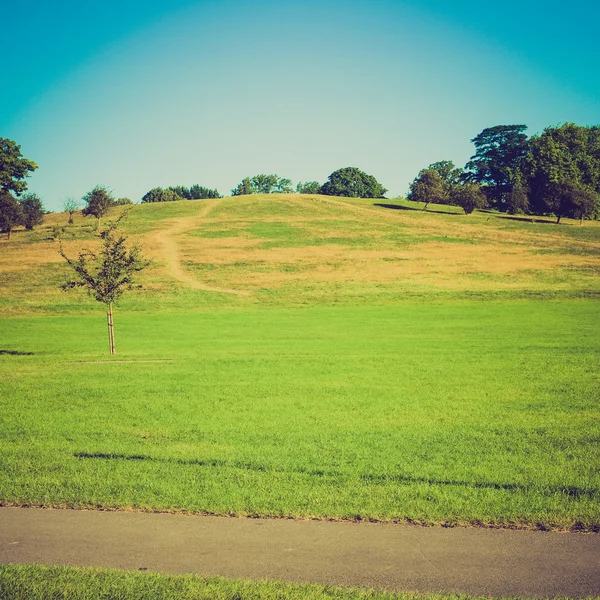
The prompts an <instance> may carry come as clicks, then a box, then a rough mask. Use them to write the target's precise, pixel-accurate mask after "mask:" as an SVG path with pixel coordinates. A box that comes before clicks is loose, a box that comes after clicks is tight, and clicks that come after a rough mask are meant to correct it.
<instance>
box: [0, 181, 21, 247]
mask: <svg viewBox="0 0 600 600" xmlns="http://www.w3.org/2000/svg"><path fill="white" fill-rule="evenodd" d="M22 223H23V207H22V206H21V205H20V204H19V203H18V202H17V199H16V198H15V197H14V196H13V195H12V194H9V193H8V192H4V191H2V190H0V232H2V233H6V234H8V239H9V240H10V234H11V232H12V230H13V229H14V228H15V227H17V226H19V225H21V224H22Z"/></svg>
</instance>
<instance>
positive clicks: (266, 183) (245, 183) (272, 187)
mask: <svg viewBox="0 0 600 600" xmlns="http://www.w3.org/2000/svg"><path fill="white" fill-rule="evenodd" d="M293 191H294V189H293V187H292V180H291V179H286V178H285V177H279V175H276V174H275V173H273V174H271V175H266V174H264V173H261V174H259V175H254V177H245V178H244V179H242V181H241V182H240V183H239V184H238V185H237V186H236V187H235V188H234V189H233V190H231V195H232V196H244V195H248V194H291V193H292V192H293Z"/></svg>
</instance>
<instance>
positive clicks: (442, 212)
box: [373, 202, 462, 215]
mask: <svg viewBox="0 0 600 600" xmlns="http://www.w3.org/2000/svg"><path fill="white" fill-rule="evenodd" d="M373 206H379V207H380V208H389V209H391V210H415V211H417V212H427V213H433V214H436V215H460V214H462V213H457V212H450V211H448V210H423V209H422V208H413V207H412V206H402V205H400V204H382V203H380V202H376V203H375V204H373Z"/></svg>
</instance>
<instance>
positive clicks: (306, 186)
mask: <svg viewBox="0 0 600 600" xmlns="http://www.w3.org/2000/svg"><path fill="white" fill-rule="evenodd" d="M296 193H298V194H320V193H321V184H320V183H319V182H318V181H307V182H306V183H302V182H301V181H300V182H298V185H297V186H296Z"/></svg>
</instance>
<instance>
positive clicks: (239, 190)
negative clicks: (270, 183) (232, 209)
mask: <svg viewBox="0 0 600 600" xmlns="http://www.w3.org/2000/svg"><path fill="white" fill-rule="evenodd" d="M255 193H256V192H255V191H254V187H253V185H252V180H251V179H250V177H244V179H242V181H241V182H240V183H238V184H237V186H236V187H235V188H233V189H232V190H231V195H232V196H247V195H248V194H255Z"/></svg>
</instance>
